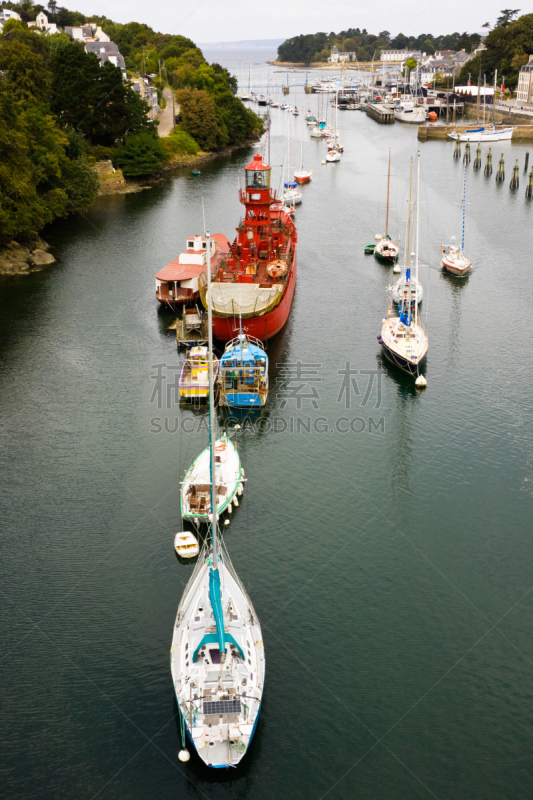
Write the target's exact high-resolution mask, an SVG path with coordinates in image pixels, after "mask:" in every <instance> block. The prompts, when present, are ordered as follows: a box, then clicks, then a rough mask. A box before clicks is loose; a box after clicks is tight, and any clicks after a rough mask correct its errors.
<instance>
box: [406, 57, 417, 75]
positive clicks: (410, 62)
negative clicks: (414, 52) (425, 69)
mask: <svg viewBox="0 0 533 800" xmlns="http://www.w3.org/2000/svg"><path fill="white" fill-rule="evenodd" d="M416 65H417V61H416V59H415V58H408V59H407V60H406V62H405V64H404V65H403V74H404V75H405V74H406V73H407V70H409V71H411V70H413V69H416Z"/></svg>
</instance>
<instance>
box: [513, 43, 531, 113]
mask: <svg viewBox="0 0 533 800" xmlns="http://www.w3.org/2000/svg"><path fill="white" fill-rule="evenodd" d="M516 101H517V103H533V55H531V56H529V61H528V63H527V64H524V66H523V67H520V72H519V74H518V87H517V90H516Z"/></svg>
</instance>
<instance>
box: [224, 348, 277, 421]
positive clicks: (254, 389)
mask: <svg viewBox="0 0 533 800" xmlns="http://www.w3.org/2000/svg"><path fill="white" fill-rule="evenodd" d="M218 386H219V403H220V405H221V406H228V407H232V408H254V407H260V406H264V405H265V403H266V400H267V397H268V358H267V355H266V353H265V351H264V349H263V345H262V343H261V342H260V341H259V340H258V339H254V338H253V337H252V336H248V335H244V334H242V333H241V334H240V335H239V336H238V337H237V338H236V339H233V340H232V341H230V342H228V344H227V345H226V350H225V352H224V355H223V356H222V358H221V360H220V372H219V378H218Z"/></svg>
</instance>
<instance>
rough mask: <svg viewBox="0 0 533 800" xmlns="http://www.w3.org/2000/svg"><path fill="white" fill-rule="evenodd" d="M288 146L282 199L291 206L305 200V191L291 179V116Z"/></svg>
mask: <svg viewBox="0 0 533 800" xmlns="http://www.w3.org/2000/svg"><path fill="white" fill-rule="evenodd" d="M287 148H288V158H287V181H286V183H285V184H284V188H285V191H284V193H283V196H282V200H283V202H284V203H287V204H288V205H289V206H296V205H298V204H299V203H301V202H302V200H303V193H302V192H300V191H299V190H298V189H297V188H296V186H297V184H296V181H293V180H291V171H292V170H291V160H292V158H291V155H292V149H291V123H290V118H289V126H288V130H287Z"/></svg>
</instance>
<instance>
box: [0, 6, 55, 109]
mask: <svg viewBox="0 0 533 800" xmlns="http://www.w3.org/2000/svg"><path fill="white" fill-rule="evenodd" d="M9 21H10V20H9ZM22 33H26V32H25V31H23V32H22ZM30 36H35V34H31V33H30ZM35 38H37V37H35ZM39 38H40V37H39ZM0 72H5V73H6V75H7V79H8V83H9V87H10V91H11V92H13V95H14V96H15V97H16V98H17V99H18V100H22V101H23V102H27V101H30V102H34V103H40V102H46V101H47V100H48V97H49V91H50V83H51V81H50V73H49V72H48V70H47V69H46V65H45V61H44V58H43V57H42V56H40V55H38V54H37V53H33V52H32V51H31V50H30V48H29V47H28V46H27V45H26V44H24V43H23V42H21V41H18V40H17V39H13V40H12V41H5V42H2V47H1V48H0Z"/></svg>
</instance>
